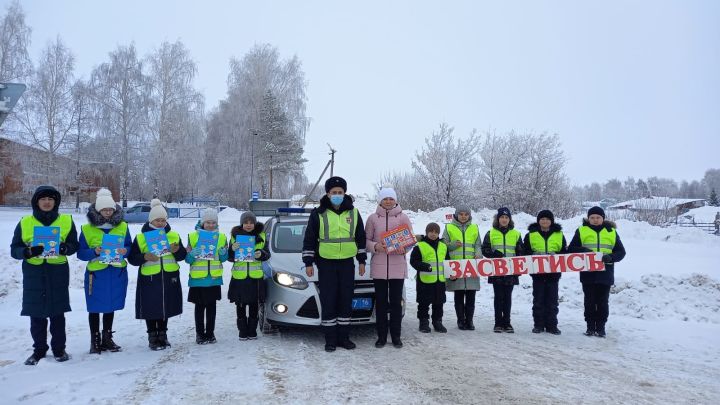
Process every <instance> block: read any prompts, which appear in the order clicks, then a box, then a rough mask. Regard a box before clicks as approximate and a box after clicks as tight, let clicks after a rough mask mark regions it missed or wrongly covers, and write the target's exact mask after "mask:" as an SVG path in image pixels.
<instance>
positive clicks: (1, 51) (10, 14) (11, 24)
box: [0, 0, 32, 83]
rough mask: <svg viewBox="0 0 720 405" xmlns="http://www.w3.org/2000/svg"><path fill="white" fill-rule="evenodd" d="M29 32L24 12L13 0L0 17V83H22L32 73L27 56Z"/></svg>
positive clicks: (30, 63)
mask: <svg viewBox="0 0 720 405" xmlns="http://www.w3.org/2000/svg"><path fill="white" fill-rule="evenodd" d="M30 34H31V30H30V27H28V26H27V25H26V24H25V12H24V11H23V9H22V7H21V6H20V3H19V2H18V1H17V0H15V1H13V2H12V3H10V5H8V7H7V8H6V13H5V15H4V16H0V83H9V82H23V81H24V80H25V79H27V78H28V77H30V75H31V73H32V62H31V60H30V55H29V54H28V47H29V46H30V39H31V38H30Z"/></svg>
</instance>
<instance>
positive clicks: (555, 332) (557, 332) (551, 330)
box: [546, 326, 562, 335]
mask: <svg viewBox="0 0 720 405" xmlns="http://www.w3.org/2000/svg"><path fill="white" fill-rule="evenodd" d="M546 330H547V332H548V333H550V334H552V335H560V334H562V332H561V331H560V329H558V327H557V326H548V327H547V328H546Z"/></svg>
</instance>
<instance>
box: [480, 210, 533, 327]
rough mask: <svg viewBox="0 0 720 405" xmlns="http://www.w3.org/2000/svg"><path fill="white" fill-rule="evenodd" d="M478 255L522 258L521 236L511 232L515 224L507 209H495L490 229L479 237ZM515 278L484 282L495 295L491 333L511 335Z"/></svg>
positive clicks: (509, 277) (516, 278)
mask: <svg viewBox="0 0 720 405" xmlns="http://www.w3.org/2000/svg"><path fill="white" fill-rule="evenodd" d="M482 255H483V256H484V257H490V258H494V257H513V256H522V255H523V245H522V235H520V232H518V231H517V230H516V229H515V223H514V222H513V220H512V215H510V210H509V209H508V208H505V207H502V208H500V209H498V212H497V214H495V218H494V219H493V227H492V229H490V230H489V231H488V232H487V233H486V234H485V237H484V238H483V244H482ZM519 278H520V277H519V276H490V277H488V283H490V284H492V285H493V293H494V295H495V297H494V299H493V304H494V307H495V327H494V328H493V332H495V333H500V332H505V333H515V329H513V327H512V325H511V324H510V310H511V308H512V291H513V287H514V286H516V285H518V284H520V280H519Z"/></svg>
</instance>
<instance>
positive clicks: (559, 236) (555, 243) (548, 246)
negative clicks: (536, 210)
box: [529, 231, 563, 255]
mask: <svg viewBox="0 0 720 405" xmlns="http://www.w3.org/2000/svg"><path fill="white" fill-rule="evenodd" d="M529 239H530V247H531V248H532V253H533V254H538V255H541V254H546V253H558V252H559V251H561V250H562V240H563V233H562V232H561V231H556V232H553V233H552V234H550V236H549V237H548V238H547V240H545V238H543V237H542V235H541V234H540V232H538V231H533V232H530V237H529Z"/></svg>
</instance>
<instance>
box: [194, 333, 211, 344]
mask: <svg viewBox="0 0 720 405" xmlns="http://www.w3.org/2000/svg"><path fill="white" fill-rule="evenodd" d="M195 343H197V344H199V345H204V344H207V343H208V341H207V340H206V339H205V334H204V333H200V332H195Z"/></svg>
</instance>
